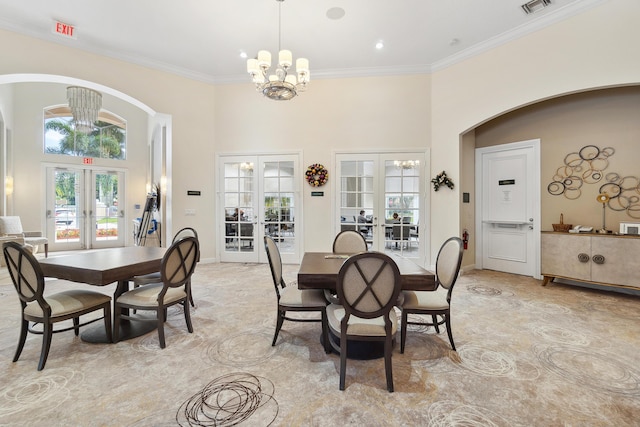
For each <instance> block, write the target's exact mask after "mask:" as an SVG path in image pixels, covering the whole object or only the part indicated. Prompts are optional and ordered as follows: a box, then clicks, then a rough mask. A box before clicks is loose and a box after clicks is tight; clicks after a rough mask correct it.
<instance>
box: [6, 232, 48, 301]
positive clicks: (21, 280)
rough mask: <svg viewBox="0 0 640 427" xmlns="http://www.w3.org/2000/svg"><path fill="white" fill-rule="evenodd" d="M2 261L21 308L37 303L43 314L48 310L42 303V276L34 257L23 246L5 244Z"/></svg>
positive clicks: (12, 243)
mask: <svg viewBox="0 0 640 427" xmlns="http://www.w3.org/2000/svg"><path fill="white" fill-rule="evenodd" d="M2 251H3V253H4V259H5V261H6V263H7V269H8V270H9V275H10V276H11V281H12V282H13V286H14V287H15V288H16V291H17V292H18V297H19V298H20V301H22V303H23V306H24V305H25V304H26V303H29V302H32V301H38V304H40V306H41V307H43V311H44V312H45V313H47V312H49V313H50V310H46V308H49V306H48V304H47V303H46V302H45V301H44V298H43V297H42V293H43V292H44V274H43V273H42V269H41V268H40V264H39V263H38V261H37V260H36V259H35V257H34V256H33V255H32V254H31V252H29V251H28V250H27V249H26V248H25V247H24V246H23V245H21V244H19V243H16V242H6V243H4V244H3V245H2Z"/></svg>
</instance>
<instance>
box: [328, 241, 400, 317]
mask: <svg viewBox="0 0 640 427" xmlns="http://www.w3.org/2000/svg"><path fill="white" fill-rule="evenodd" d="M336 290H337V292H338V298H339V299H340V303H341V304H342V306H343V307H344V310H345V318H344V319H346V320H343V321H345V322H348V317H349V316H350V315H351V314H353V315H354V316H357V317H361V318H363V319H373V318H376V317H380V316H384V317H385V319H386V320H389V316H388V315H387V314H388V313H389V312H390V311H391V309H393V306H394V305H395V304H396V302H397V300H398V295H399V294H400V270H399V269H398V266H397V265H396V263H395V261H393V259H391V258H390V257H389V256H388V255H385V254H383V253H381V252H362V253H359V254H356V255H352V256H350V257H349V258H347V259H346V260H345V262H344V263H343V264H342V267H340V272H339V273H338V281H337V283H336Z"/></svg>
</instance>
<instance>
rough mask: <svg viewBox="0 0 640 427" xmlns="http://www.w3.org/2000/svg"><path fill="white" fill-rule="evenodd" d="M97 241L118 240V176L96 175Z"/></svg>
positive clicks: (110, 174) (111, 174)
mask: <svg viewBox="0 0 640 427" xmlns="http://www.w3.org/2000/svg"><path fill="white" fill-rule="evenodd" d="M95 200H96V212H95V221H96V231H95V233H96V241H105V240H117V239H118V232H119V231H118V221H119V220H118V217H119V215H118V174H117V173H110V172H105V173H97V174H96V188H95Z"/></svg>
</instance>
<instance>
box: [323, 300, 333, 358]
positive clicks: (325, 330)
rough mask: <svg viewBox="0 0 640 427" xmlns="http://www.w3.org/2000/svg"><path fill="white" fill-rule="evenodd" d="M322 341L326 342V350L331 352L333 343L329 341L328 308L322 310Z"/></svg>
mask: <svg viewBox="0 0 640 427" xmlns="http://www.w3.org/2000/svg"><path fill="white" fill-rule="evenodd" d="M321 314H322V342H323V343H324V352H325V353H327V354H329V353H331V343H330V342H329V332H328V329H329V327H328V323H329V321H328V320H327V310H322V312H321Z"/></svg>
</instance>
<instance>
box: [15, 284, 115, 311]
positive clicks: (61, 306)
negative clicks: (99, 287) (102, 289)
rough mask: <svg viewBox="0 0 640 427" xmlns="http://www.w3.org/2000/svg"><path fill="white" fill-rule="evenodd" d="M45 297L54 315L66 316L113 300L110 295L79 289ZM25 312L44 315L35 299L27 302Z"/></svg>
mask: <svg viewBox="0 0 640 427" xmlns="http://www.w3.org/2000/svg"><path fill="white" fill-rule="evenodd" d="M44 299H45V301H47V304H49V306H51V316H52V317H57V316H64V315H67V314H69V313H73V312H74V311H81V310H85V309H87V308H91V307H98V306H99V305H101V304H104V303H106V302H108V301H111V297H110V296H109V295H105V294H101V293H99V292H93V291H85V290H79V289H74V290H70V291H64V292H59V293H57V294H54V295H50V296H45V297H44ZM24 313H25V314H26V315H29V316H33V317H42V316H43V313H42V309H41V308H40V306H39V305H38V303H37V302H35V301H33V302H30V303H29V304H27V307H26V308H25V309H24Z"/></svg>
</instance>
